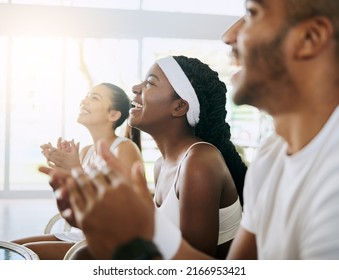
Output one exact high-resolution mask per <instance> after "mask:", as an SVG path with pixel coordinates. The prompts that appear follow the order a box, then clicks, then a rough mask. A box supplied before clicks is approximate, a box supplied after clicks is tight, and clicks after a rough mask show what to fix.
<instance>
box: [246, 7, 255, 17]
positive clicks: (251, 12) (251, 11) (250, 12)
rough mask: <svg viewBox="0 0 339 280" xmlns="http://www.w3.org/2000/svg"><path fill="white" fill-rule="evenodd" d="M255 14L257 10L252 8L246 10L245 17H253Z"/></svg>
mask: <svg viewBox="0 0 339 280" xmlns="http://www.w3.org/2000/svg"><path fill="white" fill-rule="evenodd" d="M256 14H257V10H256V9H254V8H252V7H247V8H246V17H253V16H255V15H256Z"/></svg>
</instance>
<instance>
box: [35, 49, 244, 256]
mask: <svg viewBox="0 0 339 280" xmlns="http://www.w3.org/2000/svg"><path fill="white" fill-rule="evenodd" d="M133 93H134V97H133V100H132V108H131V109H130V116H129V124H130V126H132V127H135V128H138V129H140V130H142V131H145V132H147V133H148V134H150V135H151V136H152V137H153V139H154V140H155V143H156V144H157V146H158V148H159V150H160V152H161V158H159V159H158V160H157V161H156V163H155V166H154V177H155V178H154V179H155V195H154V204H155V208H156V217H157V218H156V219H161V217H164V215H165V216H167V217H166V218H168V219H169V220H170V221H171V223H173V224H174V225H176V226H177V227H178V228H180V231H181V234H182V236H183V238H184V239H185V240H187V241H188V242H189V243H190V244H191V246H193V247H195V248H196V249H198V250H200V251H202V252H204V253H206V254H208V255H210V256H211V257H215V258H220V259H222V258H225V256H226V254H227V252H228V249H229V246H230V244H231V242H232V240H233V238H234V236H235V234H236V232H237V231H238V228H239V225H240V219H241V216H242V207H241V203H240V198H239V194H238V192H239V193H240V194H242V187H243V181H244V176H245V173H246V166H245V164H244V163H243V162H242V161H241V158H240V156H239V155H238V154H237V153H236V151H235V147H234V145H233V144H232V143H231V142H230V131H229V129H230V128H229V126H228V124H227V123H226V122H225V118H226V108H225V105H226V87H225V84H224V83H222V82H221V81H220V80H219V78H218V74H217V73H216V72H215V71H213V70H211V69H210V68H209V67H208V66H207V65H206V64H204V63H202V62H201V61H199V60H198V59H193V58H187V57H184V56H175V57H172V56H169V57H165V58H162V59H159V60H157V61H156V62H155V63H154V64H153V65H152V67H151V68H150V70H149V71H148V73H147V74H146V78H145V80H144V81H143V82H141V83H140V84H138V85H135V86H134V87H133ZM105 168H106V171H103V170H102V172H103V173H102V172H101V171H100V168H99V171H98V170H97V169H93V170H92V171H91V174H92V175H91V176H90V177H89V176H88V175H86V174H85V173H83V172H81V170H78V172H76V173H73V174H72V176H73V180H70V178H69V176H68V175H67V174H62V173H61V172H59V173H58V174H54V175H51V174H50V175H51V176H52V177H53V178H54V180H52V181H51V186H52V187H53V189H60V190H63V192H65V191H66V192H69V197H70V201H69V202H70V204H69V203H68V204H69V205H70V206H71V208H72V210H73V213H77V212H78V213H79V211H80V208H81V207H78V206H79V205H80V204H78V203H81V205H82V207H84V208H86V207H89V208H91V206H90V205H92V204H91V203H87V201H89V200H96V199H99V200H100V201H101V200H102V199H105V197H99V196H100V195H99V193H100V192H93V191H92V190H93V189H92V188H93V186H96V187H97V188H98V189H102V188H105V189H110V185H111V182H110V178H111V175H109V174H108V173H107V168H108V170H110V169H109V167H107V166H106V167H104V169H105ZM40 171H41V172H45V170H44V169H40ZM108 172H109V171H108ZM45 173H48V172H45ZM55 178H58V180H55ZM62 178H63V179H62ZM99 178H104V180H99ZM98 180H99V181H100V184H97V183H98ZM61 181H63V182H67V183H60V182H61ZM235 182H236V183H235ZM78 186H81V188H80V187H78ZM237 189H238V191H237ZM85 193H86V194H85ZM75 197H76V198H75ZM67 200H68V197H67V196H63V197H62V198H59V199H58V200H57V202H58V206H59V210H60V212H61V213H66V212H65V211H64V210H65V206H64V205H66V204H67ZM74 207H75V208H74ZM68 212H70V211H68ZM80 212H81V211H80ZM90 213H92V214H93V215H92V216H93V218H94V219H95V220H98V219H99V220H100V219H103V218H104V217H103V216H101V215H100V217H99V216H97V215H95V211H94V212H91V210H90V212H88V213H87V214H88V215H87V216H90ZM136 214H137V213H134V215H136ZM83 216H84V215H83V213H80V215H79V216H78V215H74V216H73V215H67V216H65V215H64V217H65V218H66V219H67V221H68V222H69V223H71V224H77V225H78V226H79V227H80V228H82V229H83V230H84V233H85V235H86V233H88V234H92V233H93V232H91V231H90V227H91V226H90V223H86V222H84V221H83V220H81V217H83ZM85 216H86V215H85ZM166 220H167V219H166ZM164 221H165V220H164ZM139 222H141V223H142V220H140V221H139ZM160 224H161V223H160ZM102 226H103V227H105V226H107V227H109V226H110V225H108V224H106V225H102ZM162 231H163V232H164V231H166V229H165V228H162ZM86 236H87V235H86ZM89 237H90V236H89ZM112 238H113V237H112ZM154 238H156V236H155V237H154ZM90 239H91V237H90ZM174 240H175V237H174V239H173V238H172V236H168V240H167V243H166V244H161V243H159V244H160V245H159V244H157V245H159V246H162V245H163V246H167V247H171V246H168V245H169V244H170V243H172V242H173V241H174ZM91 244H92V243H91ZM90 248H91V249H92V250H91V251H90V253H92V254H94V256H95V257H97V258H111V257H112V255H105V256H103V255H100V256H99V255H98V254H95V253H94V252H93V247H90ZM97 250H99V251H100V248H97ZM84 251H85V250H83V251H82V253H81V254H80V255H81V257H83V255H84V254H83V253H84ZM125 257H126V256H125ZM163 257H164V258H165V259H167V258H169V257H168V256H166V255H164V256H163Z"/></svg>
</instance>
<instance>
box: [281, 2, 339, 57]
mask: <svg viewBox="0 0 339 280" xmlns="http://www.w3.org/2000/svg"><path fill="white" fill-rule="evenodd" d="M284 4H285V11H286V14H287V23H288V24H290V25H294V24H297V23H299V22H300V21H303V20H305V19H309V18H311V17H315V16H324V17H327V18H328V19H329V20H330V21H331V22H332V24H333V28H334V40H335V41H336V43H337V51H338V52H339V46H338V45H339V1H338V0H312V1H310V0H285V1H284Z"/></svg>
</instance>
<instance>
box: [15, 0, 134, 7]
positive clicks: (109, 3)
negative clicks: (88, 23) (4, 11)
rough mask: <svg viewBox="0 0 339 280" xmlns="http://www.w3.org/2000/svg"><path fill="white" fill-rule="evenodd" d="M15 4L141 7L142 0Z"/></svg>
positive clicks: (17, 1) (18, 0)
mask: <svg viewBox="0 0 339 280" xmlns="http://www.w3.org/2000/svg"><path fill="white" fill-rule="evenodd" d="M11 2H12V3H15V4H32V5H53V6H73V7H90V8H114V9H139V6H140V0H124V1H121V0H12V1H11Z"/></svg>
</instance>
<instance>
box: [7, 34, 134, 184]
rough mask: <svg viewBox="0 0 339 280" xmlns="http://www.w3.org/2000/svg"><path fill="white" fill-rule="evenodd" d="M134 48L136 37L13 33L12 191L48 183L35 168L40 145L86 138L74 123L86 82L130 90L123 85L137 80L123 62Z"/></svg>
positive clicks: (39, 161)
mask: <svg viewBox="0 0 339 280" xmlns="http://www.w3.org/2000/svg"><path fill="white" fill-rule="evenodd" d="M137 50H138V44H137V41H135V40H114V39H103V38H101V39H82V40H76V39H68V40H64V39H60V38H45V37H44V38H34V37H16V38H13V40H12V56H11V57H12V59H11V65H12V74H11V83H10V88H11V94H10V104H11V107H10V112H11V113H10V129H11V130H10V131H11V133H10V136H9V137H10V146H9V147H10V149H9V151H10V152H9V162H10V164H9V168H10V172H9V184H10V189H11V190H46V188H49V187H47V184H46V177H44V176H42V175H41V174H40V173H39V172H37V168H38V166H39V165H41V164H44V157H43V156H42V155H41V152H40V145H41V144H43V143H47V142H49V141H50V142H52V143H53V144H55V143H56V140H57V138H58V137H59V136H62V137H64V138H66V139H69V140H70V139H75V141H79V142H80V143H81V144H82V146H84V145H87V144H90V143H91V139H90V137H89V133H88V132H87V130H86V129H85V128H83V127H82V126H81V125H79V124H78V123H77V122H76V119H77V115H78V111H79V104H80V101H81V99H82V98H83V97H84V96H85V95H86V93H87V91H88V90H89V88H90V87H91V86H93V85H94V84H97V83H101V82H110V83H116V84H118V85H120V86H121V87H123V88H124V89H125V90H126V91H127V90H129V88H128V86H127V85H129V84H130V83H131V79H134V80H135V79H136V76H137V68H134V70H133V68H132V67H128V66H130V65H132V64H133V63H134V62H135V61H137V60H138V59H137V58H138V55H137ZM127 92H128V91H127ZM2 127H3V125H2ZM2 135H4V134H2ZM4 150H5V149H2V151H4ZM2 170H3V169H2Z"/></svg>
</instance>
